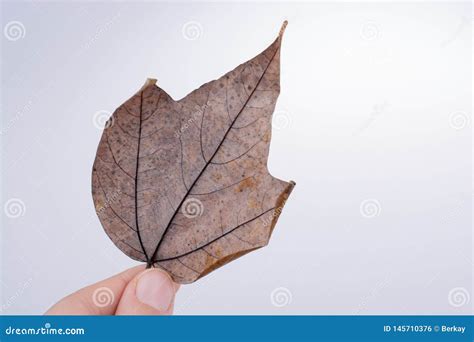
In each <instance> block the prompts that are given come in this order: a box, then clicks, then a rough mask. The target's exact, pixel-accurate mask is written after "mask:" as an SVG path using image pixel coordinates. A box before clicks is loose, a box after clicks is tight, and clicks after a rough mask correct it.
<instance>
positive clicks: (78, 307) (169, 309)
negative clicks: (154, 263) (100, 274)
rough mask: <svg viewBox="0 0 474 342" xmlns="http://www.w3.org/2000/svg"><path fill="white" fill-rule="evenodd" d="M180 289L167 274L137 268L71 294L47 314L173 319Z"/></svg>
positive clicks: (160, 271)
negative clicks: (163, 316) (177, 293)
mask: <svg viewBox="0 0 474 342" xmlns="http://www.w3.org/2000/svg"><path fill="white" fill-rule="evenodd" d="M178 289H179V284H176V283H175V282H173V281H172V280H171V277H170V276H169V275H168V274H167V273H166V272H164V271H162V270H160V269H157V268H152V269H145V266H136V267H133V268H130V269H128V270H126V271H124V272H122V273H119V274H117V275H115V276H113V277H110V278H108V279H105V280H102V281H100V282H98V283H95V284H93V285H89V286H87V287H84V288H82V289H80V290H78V291H76V292H74V293H72V294H70V295H69V296H67V297H65V298H63V299H61V300H60V301H59V302H57V303H56V304H54V305H53V306H52V307H51V308H50V309H49V310H48V311H47V312H46V313H45V314H46V315H171V314H172V313H173V307H174V298H175V294H176V292H177V291H178ZM101 293H102V295H103V297H102V298H107V299H106V300H105V302H104V301H101V300H100V298H101V296H100V294H101ZM104 294H105V295H104ZM112 298H113V299H112Z"/></svg>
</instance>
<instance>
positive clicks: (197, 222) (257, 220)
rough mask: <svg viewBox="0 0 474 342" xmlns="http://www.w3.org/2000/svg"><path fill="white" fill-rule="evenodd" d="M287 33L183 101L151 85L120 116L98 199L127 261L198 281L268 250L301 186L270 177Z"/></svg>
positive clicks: (101, 164)
mask: <svg viewBox="0 0 474 342" xmlns="http://www.w3.org/2000/svg"><path fill="white" fill-rule="evenodd" d="M285 27H286V22H285V23H284V24H283V26H282V29H281V31H280V34H279V36H278V38H277V39H276V40H275V41H274V42H273V44H271V45H270V46H269V47H268V48H267V49H266V50H265V51H263V52H262V53H261V54H259V55H258V56H256V57H255V58H253V59H251V60H249V61H248V62H246V63H244V64H242V65H240V66H238V67H237V68H236V69H234V70H232V71H231V72H229V73H227V74H225V75H224V76H222V77H221V78H219V79H218V80H214V81H211V82H209V83H206V84H205V85H203V86H201V87H200V88H199V89H197V90H195V91H193V92H192V93H190V94H189V95H187V96H186V97H185V98H183V99H181V100H179V101H175V100H173V99H172V98H171V97H170V96H169V95H168V94H167V93H166V92H165V91H164V90H163V89H161V88H159V87H157V86H156V85H155V82H156V80H148V81H147V83H146V84H145V85H144V86H143V88H142V89H141V90H140V91H139V92H138V93H137V94H136V95H134V96H133V97H132V98H131V99H129V100H128V101H126V102H125V103H124V104H123V105H121V106H120V107H119V108H118V109H117V110H116V111H115V112H114V113H113V115H112V116H111V118H110V119H109V121H108V123H107V125H106V129H105V130H104V132H103V134H102V138H101V140H100V143H99V147H98V150H97V155H96V159H95V162H94V168H93V172H92V194H93V198H94V203H95V207H96V209H97V212H98V216H99V218H100V221H101V223H102V225H103V226H104V229H105V231H106V232H107V234H108V235H109V237H110V238H111V239H112V241H113V242H114V243H115V244H116V245H117V247H118V248H120V249H121V250H122V251H123V252H124V253H125V254H127V255H128V256H130V257H131V258H133V259H135V260H140V261H144V262H146V263H147V265H148V267H151V266H159V267H162V268H163V269H165V270H167V271H168V272H169V273H170V275H171V276H172V277H173V279H174V280H175V281H177V282H179V283H190V282H193V281H195V280H197V279H199V278H200V277H202V276H204V275H206V274H208V273H209V272H211V271H212V270H214V269H216V268H218V267H220V266H222V265H224V264H226V263H228V262H229V261H231V260H233V259H236V258H238V257H240V256H242V255H244V254H246V253H248V252H250V251H252V250H255V249H257V248H260V247H263V246H265V245H266V244H267V243H268V240H269V238H270V235H271V233H272V230H273V227H274V226H275V224H276V221H277V219H278V216H279V214H280V212H281V209H282V208H283V206H284V204H285V200H286V198H287V197H288V195H289V194H290V192H291V190H292V189H293V187H294V184H295V183H294V182H284V181H281V180H279V179H276V178H274V177H272V176H271V175H270V174H269V172H268V170H267V158H268V151H269V144H270V136H271V118H272V114H273V110H274V108H275V104H276V100H277V97H278V94H279V92H280V44H281V39H282V35H283V31H284V29H285Z"/></svg>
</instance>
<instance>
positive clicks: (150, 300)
mask: <svg viewBox="0 0 474 342" xmlns="http://www.w3.org/2000/svg"><path fill="white" fill-rule="evenodd" d="M174 293H175V291H174V286H173V283H172V282H171V278H170V277H169V276H168V275H167V274H166V273H164V272H163V271H160V270H158V269H151V270H148V271H145V272H144V273H143V274H142V275H141V276H140V277H139V278H138V282H137V288H136V295H137V298H138V300H139V301H140V302H142V303H145V304H147V305H149V306H151V307H153V308H155V309H156V310H158V311H166V310H168V308H169V307H170V305H171V303H172V302H173V297H174Z"/></svg>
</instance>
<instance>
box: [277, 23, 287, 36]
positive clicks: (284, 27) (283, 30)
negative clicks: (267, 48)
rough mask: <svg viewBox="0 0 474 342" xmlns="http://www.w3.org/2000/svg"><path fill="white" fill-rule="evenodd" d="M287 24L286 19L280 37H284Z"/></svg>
mask: <svg viewBox="0 0 474 342" xmlns="http://www.w3.org/2000/svg"><path fill="white" fill-rule="evenodd" d="M286 26H288V20H285V21H284V22H283V24H282V25H281V29H280V33H279V34H278V36H279V37H280V38H281V37H283V33H285V30H286Z"/></svg>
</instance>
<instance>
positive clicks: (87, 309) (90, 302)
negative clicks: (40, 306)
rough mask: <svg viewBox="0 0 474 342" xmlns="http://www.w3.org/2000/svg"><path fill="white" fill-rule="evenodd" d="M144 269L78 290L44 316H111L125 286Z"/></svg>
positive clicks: (141, 267)
mask: <svg viewBox="0 0 474 342" xmlns="http://www.w3.org/2000/svg"><path fill="white" fill-rule="evenodd" d="M144 269H145V266H144V265H140V266H136V267H133V268H130V269H128V270H126V271H124V272H122V273H119V274H117V275H115V276H113V277H110V278H108V279H105V280H103V281H100V282H98V283H96V284H93V285H90V286H87V287H85V288H83V289H80V290H79V291H77V292H75V293H73V294H71V295H69V296H67V297H65V298H63V299H62V300H60V301H59V302H58V303H56V304H55V305H53V306H52V307H51V308H50V309H49V310H48V311H47V312H46V315H113V314H114V313H115V311H116V310H117V305H118V302H119V300H120V297H121V296H122V294H123V291H124V290H125V288H126V286H127V284H128V283H129V282H130V281H131V280H132V279H133V278H134V277H135V276H136V275H137V274H139V273H140V272H141V271H143V270H144Z"/></svg>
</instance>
